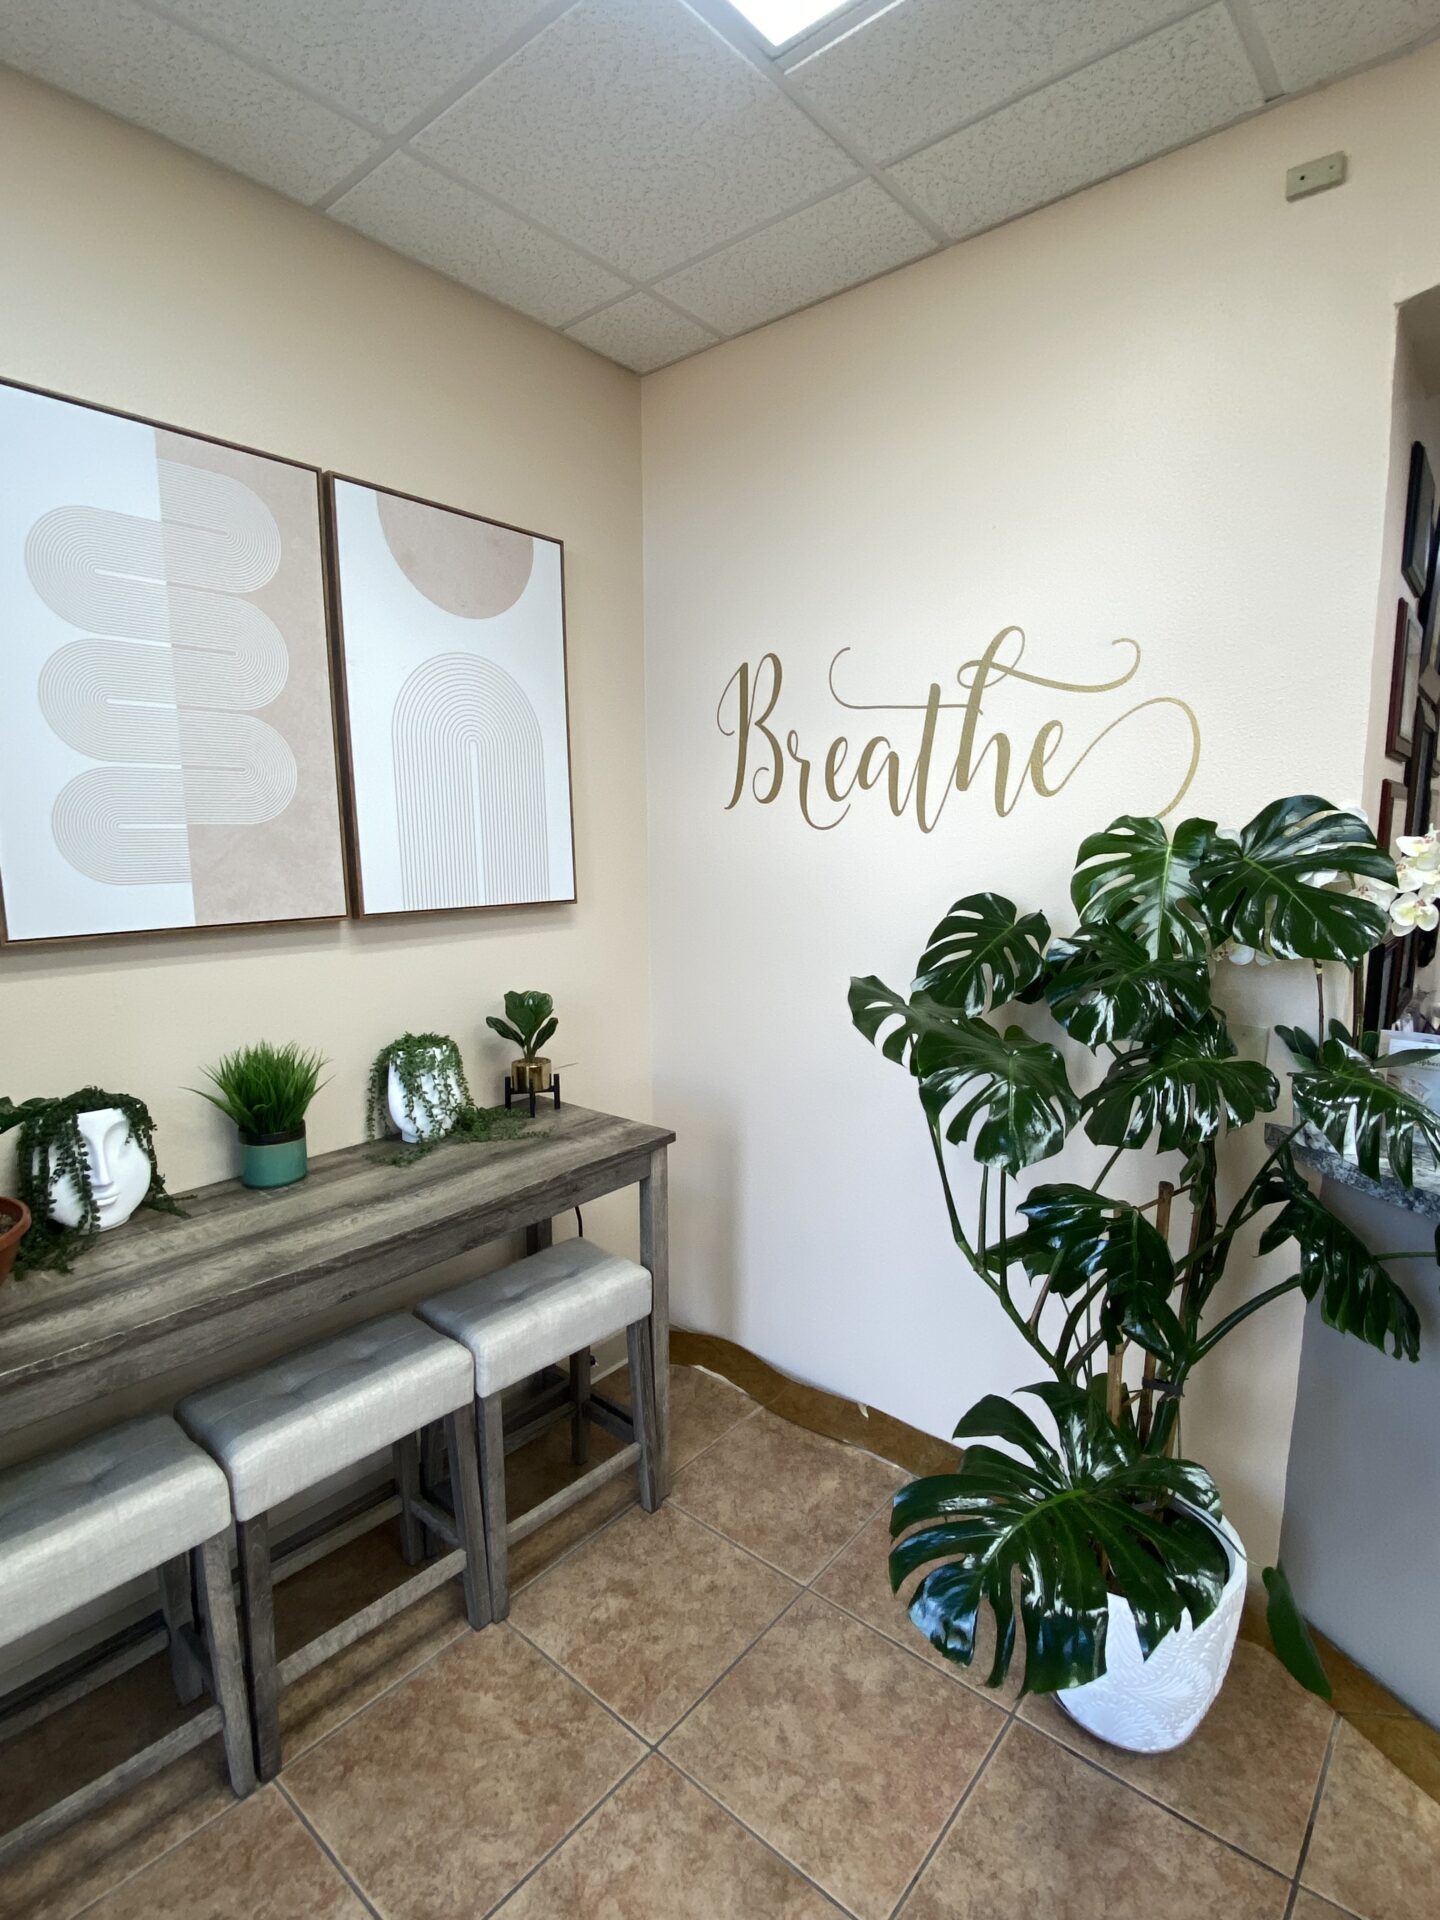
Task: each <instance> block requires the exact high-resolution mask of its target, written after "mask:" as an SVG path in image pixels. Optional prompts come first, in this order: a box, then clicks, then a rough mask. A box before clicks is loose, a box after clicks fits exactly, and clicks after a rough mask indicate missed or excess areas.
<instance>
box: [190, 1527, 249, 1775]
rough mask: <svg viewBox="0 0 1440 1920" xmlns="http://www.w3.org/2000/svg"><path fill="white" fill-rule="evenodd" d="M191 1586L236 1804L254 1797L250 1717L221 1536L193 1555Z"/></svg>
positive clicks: (227, 1558)
mask: <svg viewBox="0 0 1440 1920" xmlns="http://www.w3.org/2000/svg"><path fill="white" fill-rule="evenodd" d="M194 1563H195V1584H196V1587H197V1589H198V1590H199V1594H200V1613H201V1617H202V1620H203V1623H204V1632H205V1651H206V1654H207V1656H208V1658H209V1661H210V1690H211V1692H212V1693H213V1694H214V1696H215V1699H216V1702H217V1703H218V1705H219V1708H220V1713H221V1716H222V1718H223V1720H224V1723H225V1735H224V1738H225V1764H226V1767H227V1768H228V1770H229V1774H230V1785H231V1787H232V1788H233V1789H234V1790H235V1792H236V1794H237V1795H238V1796H239V1797H240V1799H242V1800H243V1799H244V1798H245V1796H246V1794H247V1793H253V1792H254V1791H255V1753H254V1748H253V1746H252V1743H251V1733H250V1713H249V1709H248V1707H247V1706H246V1702H245V1662H244V1660H243V1659H242V1657H241V1653H240V1629H239V1628H238V1627H237V1625H236V1624H235V1594H234V1591H233V1589H232V1588H231V1585H230V1542H229V1540H228V1539H227V1537H226V1536H225V1535H224V1534H223V1533H217V1534H216V1535H215V1536H214V1538H213V1539H211V1540H206V1541H203V1542H202V1543H201V1544H200V1545H199V1546H198V1547H196V1549H195V1554H194Z"/></svg>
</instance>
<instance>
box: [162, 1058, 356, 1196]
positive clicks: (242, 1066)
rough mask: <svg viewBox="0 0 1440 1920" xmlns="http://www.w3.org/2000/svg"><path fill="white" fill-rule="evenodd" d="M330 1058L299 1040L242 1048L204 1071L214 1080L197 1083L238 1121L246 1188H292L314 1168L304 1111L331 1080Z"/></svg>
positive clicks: (200, 1091) (212, 1101)
mask: <svg viewBox="0 0 1440 1920" xmlns="http://www.w3.org/2000/svg"><path fill="white" fill-rule="evenodd" d="M326 1064H327V1063H326V1061H325V1059H324V1056H323V1055H322V1054H319V1053H313V1052H307V1051H306V1050H305V1049H304V1048H302V1047H300V1046H299V1045H298V1044H297V1043H296V1042H295V1041H293V1040H291V1041H287V1042H286V1044H285V1045H284V1046H283V1047H277V1046H275V1045H273V1044H272V1043H271V1042H270V1041H269V1040H260V1041H256V1042H255V1043H254V1045H252V1046H247V1047H237V1048H236V1050H235V1052H234V1053H227V1054H225V1055H224V1056H223V1058H222V1059H221V1060H219V1061H218V1062H217V1064H216V1065H215V1066H213V1067H207V1068H206V1069H205V1073H206V1075H207V1077H208V1078H209V1079H210V1080H211V1081H212V1082H213V1084H214V1089H215V1090H214V1092H211V1091H210V1090H209V1089H208V1088H206V1087H192V1088H191V1092H192V1093H198V1094H199V1095H200V1097H201V1099H202V1100H208V1101H209V1102H210V1104H211V1106H212V1107H218V1108H219V1110H220V1112H221V1113H223V1114H224V1115H225V1116H226V1118H227V1119H229V1120H233V1121H234V1123H235V1126H236V1129H237V1131H238V1132H239V1135H240V1180H241V1184H242V1185H243V1186H247V1187H289V1186H293V1185H294V1183H295V1182H296V1181H297V1180H303V1179H304V1178H305V1175H306V1173H307V1171H308V1170H309V1156H308V1152H307V1147H306V1140H305V1115H306V1113H307V1112H308V1110H309V1107H310V1102H311V1101H312V1100H313V1099H314V1098H315V1096H316V1094H317V1093H318V1092H319V1091H320V1088H321V1087H322V1086H323V1085H325V1084H326V1083H325V1082H324V1081H322V1080H321V1078H320V1075H321V1074H322V1073H323V1072H324V1070H325V1066H326Z"/></svg>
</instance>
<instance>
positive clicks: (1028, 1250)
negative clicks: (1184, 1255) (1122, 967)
mask: <svg viewBox="0 0 1440 1920" xmlns="http://www.w3.org/2000/svg"><path fill="white" fill-rule="evenodd" d="M1020 1212H1021V1213H1023V1214H1024V1216H1025V1218H1026V1219H1027V1220H1028V1221H1029V1225H1028V1226H1027V1227H1026V1229H1025V1231H1024V1232H1023V1233H1017V1234H1013V1235H1012V1236H1011V1237H1010V1238H1009V1239H1008V1240H1006V1241H1004V1242H1002V1243H1001V1245H1000V1246H998V1247H995V1248H992V1249H991V1252H990V1255H989V1259H988V1262H987V1264H988V1265H989V1266H991V1267H992V1268H998V1267H1000V1266H1001V1265H1002V1264H1003V1263H1004V1262H1006V1261H1007V1260H1019V1261H1020V1262H1021V1263H1022V1265H1023V1266H1024V1268H1025V1271H1026V1272H1027V1273H1028V1274H1029V1275H1030V1276H1031V1278H1032V1279H1035V1280H1046V1279H1048V1280H1049V1282H1050V1288H1051V1291H1052V1292H1054V1293H1058V1294H1060V1295H1061V1296H1062V1297H1063V1298H1064V1299H1067V1300H1068V1299H1070V1298H1071V1297H1072V1296H1073V1295H1074V1294H1076V1293H1079V1292H1080V1291H1081V1289H1082V1288H1084V1287H1087V1286H1088V1285H1089V1284H1090V1282H1091V1281H1092V1280H1103V1281H1104V1282H1105V1294H1104V1299H1103V1301H1102V1303H1101V1308H1100V1324H1101V1327H1102V1329H1103V1331H1104V1333H1105V1336H1106V1338H1107V1340H1110V1341H1111V1342H1112V1343H1113V1342H1118V1340H1119V1339H1120V1338H1121V1337H1122V1336H1124V1337H1127V1338H1129V1339H1132V1340H1135V1341H1138V1342H1139V1344H1140V1345H1141V1346H1142V1347H1144V1348H1146V1349H1147V1351H1149V1352H1151V1353H1155V1354H1158V1355H1159V1356H1160V1357H1161V1358H1162V1359H1167V1360H1170V1359H1174V1358H1175V1357H1176V1356H1177V1355H1178V1354H1179V1353H1180V1351H1181V1349H1182V1348H1183V1347H1184V1344H1185V1333H1184V1329H1183V1328H1182V1327H1181V1325H1180V1322H1179V1320H1178V1319H1177V1318H1176V1315H1175V1312H1174V1310H1173V1308H1172V1307H1171V1306H1170V1295H1171V1293H1172V1292H1173V1291H1174V1287H1175V1262H1174V1261H1173V1260H1172V1258H1171V1257H1170V1249H1169V1247H1168V1246H1167V1245H1166V1244H1165V1239H1164V1236H1163V1235H1162V1234H1161V1233H1160V1232H1159V1231H1158V1230H1157V1228H1156V1227H1155V1226H1154V1224H1153V1223H1152V1222H1151V1221H1149V1220H1147V1219H1146V1217H1145V1215H1144V1214H1143V1213H1141V1211H1140V1209H1139V1208H1138V1207H1132V1206H1131V1205H1130V1203H1129V1202H1128V1201H1127V1200H1111V1199H1109V1198H1108V1197H1107V1196H1106V1195H1105V1194H1103V1193H1096V1192H1094V1191H1093V1190H1092V1189H1091V1188H1089V1187H1079V1186H1072V1185H1069V1184H1067V1183H1056V1184H1055V1185H1053V1186H1038V1187H1032V1188H1031V1190H1030V1192H1029V1194H1028V1195H1027V1196H1026V1198H1025V1199H1024V1200H1022V1201H1021V1202H1020Z"/></svg>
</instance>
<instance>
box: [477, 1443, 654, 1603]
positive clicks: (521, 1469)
mask: <svg viewBox="0 0 1440 1920" xmlns="http://www.w3.org/2000/svg"><path fill="white" fill-rule="evenodd" d="M619 1447H620V1442H619V1441H618V1440H617V1439H616V1438H615V1437H614V1435H613V1434H609V1433H606V1432H605V1430H604V1429H603V1428H602V1427H596V1426H592V1427H591V1429H590V1460H589V1463H588V1465H586V1466H576V1464H575V1463H574V1461H572V1460H571V1458H570V1429H569V1427H568V1426H564V1425H561V1426H556V1427H551V1429H550V1430H549V1432H548V1433H543V1434H541V1436H540V1437H539V1439H538V1440H532V1441H531V1442H530V1444H529V1445H528V1446H525V1447H521V1448H519V1450H518V1451H517V1452H515V1453H512V1454H511V1455H510V1458H509V1459H508V1460H507V1461H506V1462H505V1507H506V1512H507V1513H508V1515H509V1517H510V1518H511V1519H512V1520H514V1519H517V1518H518V1517H519V1516H520V1515H521V1514H522V1513H528V1512H529V1510H530V1508H531V1507H538V1506H539V1504H540V1502H541V1501H542V1500H548V1499H549V1498H550V1496H551V1494H552V1493H558V1492H559V1491H560V1489H561V1488H562V1487H568V1486H570V1485H571V1483H572V1482H573V1481H574V1480H575V1479H576V1478H577V1477H578V1476H579V1475H580V1474H582V1473H587V1472H588V1471H589V1469H590V1467H594V1466H598V1465H599V1464H600V1462H601V1461H602V1460H606V1459H608V1458H609V1457H610V1455H611V1454H613V1453H616V1452H618V1451H619ZM637 1497H638V1495H637V1489H636V1484H635V1475H634V1474H633V1473H624V1474H621V1475H620V1477H619V1478H618V1479H616V1480H607V1481H606V1482H605V1484H604V1486H603V1487H600V1488H598V1489H597V1490H596V1491H595V1492H594V1493H592V1494H589V1495H588V1496H587V1497H586V1498H585V1499H584V1500H582V1501H580V1503H579V1504H578V1505H577V1506H573V1507H571V1508H570V1509H569V1511H568V1512H566V1513H562V1514H561V1515H560V1517H559V1518H558V1519H557V1520H552V1521H551V1522H550V1524H549V1525H548V1526H545V1527H541V1529H540V1531H539V1532H538V1533H532V1534H529V1535H528V1536H527V1537H526V1538H525V1539H524V1540H522V1541H521V1542H520V1543H519V1545H518V1546H512V1547H511V1549H510V1588H511V1591H512V1592H514V1591H516V1590H517V1589H518V1588H519V1587H520V1586H522V1585H523V1584H524V1582H525V1581H527V1580H533V1579H534V1578H535V1576H536V1575H537V1574H539V1573H543V1572H544V1570H545V1569H546V1567H550V1566H553V1565H554V1564H555V1562H556V1561H557V1560H558V1559H560V1557H561V1556H562V1554H566V1553H568V1552H569V1551H570V1549H571V1548H572V1547H573V1546H575V1545H576V1543H577V1542H578V1541H581V1540H585V1539H588V1538H589V1536H590V1535H591V1534H592V1533H596V1532H598V1531H599V1529H600V1528H601V1527H603V1526H604V1525H605V1523H606V1521H607V1520H613V1519H614V1518H615V1515H616V1514H617V1513H623V1512H624V1511H625V1509H626V1508H627V1507H632V1506H634V1505H635V1502H636V1499H637Z"/></svg>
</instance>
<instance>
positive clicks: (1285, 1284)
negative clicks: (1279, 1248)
mask: <svg viewBox="0 0 1440 1920" xmlns="http://www.w3.org/2000/svg"><path fill="white" fill-rule="evenodd" d="M1299 1284H1300V1276H1299V1274H1298V1273H1297V1274H1292V1275H1291V1277H1290V1278H1289V1279H1288V1280H1280V1281H1277V1282H1276V1284H1275V1285H1274V1286H1273V1287H1267V1288H1266V1289H1265V1291H1264V1292H1263V1293H1257V1294H1256V1296H1255V1298H1254V1299H1253V1300H1247V1301H1246V1302H1245V1304H1244V1306H1242V1307H1236V1309H1235V1311H1234V1312H1233V1313H1227V1314H1226V1316H1225V1318H1224V1319H1223V1320H1221V1321H1219V1322H1218V1323H1217V1324H1216V1325H1215V1326H1213V1327H1212V1328H1211V1329H1210V1331H1209V1333H1207V1334H1206V1335H1205V1338H1204V1339H1203V1340H1200V1341H1197V1342H1196V1345H1195V1348H1194V1351H1193V1352H1192V1353H1191V1355H1190V1358H1189V1361H1188V1362H1187V1364H1186V1366H1185V1369H1184V1372H1183V1373H1182V1374H1181V1378H1182V1379H1183V1378H1184V1375H1185V1374H1186V1373H1188V1372H1189V1371H1190V1368H1191V1367H1193V1366H1194V1365H1195V1363H1196V1361H1197V1360H1203V1359H1204V1358H1205V1356H1206V1354H1207V1353H1209V1351H1210V1349H1211V1348H1212V1347H1213V1346H1215V1345H1216V1344H1217V1342H1219V1341H1221V1340H1223V1339H1224V1338H1225V1336H1226V1334H1227V1333H1233V1332H1234V1331H1235V1329H1236V1327H1238V1326H1239V1325H1240V1322H1241V1321H1242V1320H1248V1319H1249V1318H1250V1315H1251V1314H1252V1313H1256V1312H1258V1311H1259V1309H1260V1308H1261V1307H1268V1306H1269V1304H1270V1302H1271V1301H1272V1300H1278V1299H1279V1298H1280V1296H1281V1295H1282V1294H1285V1293H1293V1292H1294V1291H1295V1289H1296V1288H1297V1287H1298V1286H1299Z"/></svg>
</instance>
